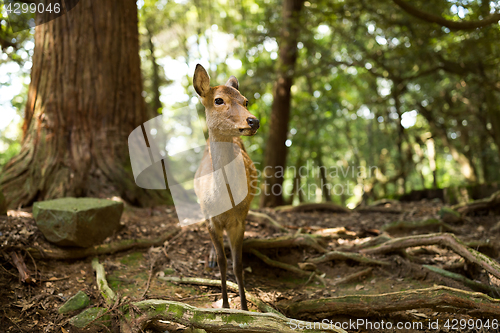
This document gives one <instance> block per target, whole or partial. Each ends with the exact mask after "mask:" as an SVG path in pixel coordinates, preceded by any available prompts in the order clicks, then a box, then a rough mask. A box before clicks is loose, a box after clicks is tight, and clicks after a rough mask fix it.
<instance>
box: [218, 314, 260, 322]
mask: <svg viewBox="0 0 500 333" xmlns="http://www.w3.org/2000/svg"><path fill="white" fill-rule="evenodd" d="M222 320H223V321H224V323H226V324H229V323H232V322H236V323H238V324H248V323H251V322H252V321H253V318H252V317H251V316H248V315H247V314H244V313H231V314H229V315H227V316H224V317H222Z"/></svg>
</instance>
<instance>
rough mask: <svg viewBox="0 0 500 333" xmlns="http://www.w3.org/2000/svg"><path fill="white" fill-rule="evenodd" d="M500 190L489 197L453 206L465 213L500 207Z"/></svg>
mask: <svg viewBox="0 0 500 333" xmlns="http://www.w3.org/2000/svg"><path fill="white" fill-rule="evenodd" d="M499 207H500V191H497V192H495V193H493V194H492V195H491V196H490V197H489V198H485V199H480V200H475V201H473V202H467V203H462V204H458V205H455V206H453V207H452V208H453V209H454V210H456V211H457V212H459V213H460V214H463V215H468V214H471V213H474V212H477V211H481V210H491V209H499Z"/></svg>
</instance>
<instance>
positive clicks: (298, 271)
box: [251, 249, 326, 285]
mask: <svg viewBox="0 0 500 333" xmlns="http://www.w3.org/2000/svg"><path fill="white" fill-rule="evenodd" d="M251 252H252V253H253V254H254V255H255V256H257V257H259V259H260V260H262V261H263V262H265V263H266V264H267V265H269V266H272V267H277V268H281V269H284V270H287V271H290V272H292V273H294V274H297V275H299V276H304V277H305V276H308V277H310V279H312V277H314V278H315V279H316V280H318V281H319V282H320V283H321V284H323V285H326V283H325V280H324V279H323V278H322V277H321V276H322V275H323V274H322V273H321V272H318V271H316V272H313V273H315V274H314V275H311V272H310V271H305V270H303V269H300V268H298V267H296V266H293V265H290V264H286V263H284V262H280V261H276V260H272V259H271V258H269V257H268V256H266V255H264V254H262V253H260V252H259V251H257V250H255V249H253V250H252V251H251ZM318 274H319V275H318ZM310 279H308V281H309V280H310Z"/></svg>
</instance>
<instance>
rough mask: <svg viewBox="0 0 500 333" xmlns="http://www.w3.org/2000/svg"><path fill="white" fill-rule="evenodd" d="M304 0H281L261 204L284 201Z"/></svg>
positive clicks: (275, 204)
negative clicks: (289, 132) (284, 182)
mask: <svg viewBox="0 0 500 333" xmlns="http://www.w3.org/2000/svg"><path fill="white" fill-rule="evenodd" d="M302 3H303V0H283V29H282V35H281V40H280V43H279V59H278V68H277V74H278V75H277V80H276V83H275V85H274V90H273V105H272V108H271V121H270V125H269V128H270V129H269V138H268V145H267V148H266V156H265V163H264V165H265V166H266V168H265V169H264V170H265V172H264V175H263V176H264V182H263V184H262V186H263V191H262V194H261V197H260V206H261V207H275V206H279V205H282V204H283V191H282V189H283V177H284V172H280V169H281V168H283V170H284V168H285V166H286V154H287V147H286V146H285V141H286V139H287V135H288V120H289V118H290V103H291V91H290V88H291V87H292V83H293V76H294V69H295V62H296V60H297V41H298V34H299V27H300V26H299V14H300V11H301V9H302Z"/></svg>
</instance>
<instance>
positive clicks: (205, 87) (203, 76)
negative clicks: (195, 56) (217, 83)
mask: <svg viewBox="0 0 500 333" xmlns="http://www.w3.org/2000/svg"><path fill="white" fill-rule="evenodd" d="M193 86H194V90H196V93H197V94H198V95H200V96H201V97H204V96H205V95H206V94H207V93H208V91H209V90H210V77H209V76H208V73H207V71H206V70H205V68H203V66H202V65H200V64H198V65H196V69H195V70H194V77H193Z"/></svg>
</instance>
